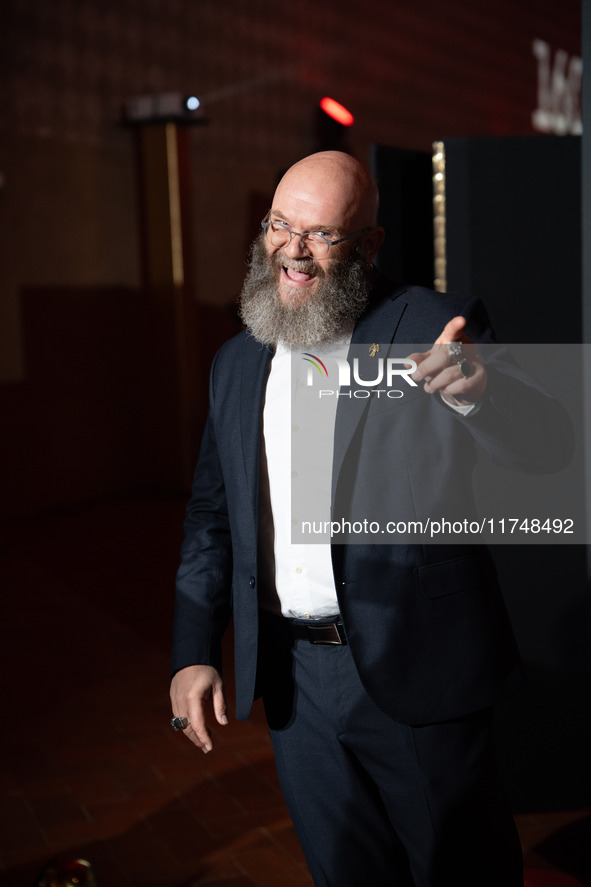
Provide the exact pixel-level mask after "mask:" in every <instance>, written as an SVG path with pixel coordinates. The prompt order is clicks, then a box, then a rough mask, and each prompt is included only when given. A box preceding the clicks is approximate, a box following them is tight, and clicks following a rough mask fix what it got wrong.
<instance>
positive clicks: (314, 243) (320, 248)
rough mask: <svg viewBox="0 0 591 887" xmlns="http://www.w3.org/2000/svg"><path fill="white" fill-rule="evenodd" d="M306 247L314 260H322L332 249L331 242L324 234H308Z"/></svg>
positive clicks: (305, 239) (305, 240)
mask: <svg viewBox="0 0 591 887" xmlns="http://www.w3.org/2000/svg"><path fill="white" fill-rule="evenodd" d="M303 240H304V246H305V248H306V252H307V253H308V255H310V256H312V258H313V259H322V258H324V256H325V255H326V254H327V253H328V250H329V249H330V242H329V240H328V239H327V238H326V237H323V235H322V234H314V233H312V234H306V235H304V238H303Z"/></svg>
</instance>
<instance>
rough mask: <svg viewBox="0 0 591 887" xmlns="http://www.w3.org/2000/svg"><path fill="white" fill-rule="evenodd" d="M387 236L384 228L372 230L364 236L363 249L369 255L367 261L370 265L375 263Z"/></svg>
mask: <svg viewBox="0 0 591 887" xmlns="http://www.w3.org/2000/svg"><path fill="white" fill-rule="evenodd" d="M385 236H386V232H385V231H384V229H383V228H372V229H371V231H368V232H367V234H364V236H363V248H364V250H365V252H366V254H367V260H368V262H369V264H370V265H371V263H372V262H373V260H374V258H375V255H376V253H377V251H378V250H379V248H380V247H381V245H382V243H383V242H384V237H385Z"/></svg>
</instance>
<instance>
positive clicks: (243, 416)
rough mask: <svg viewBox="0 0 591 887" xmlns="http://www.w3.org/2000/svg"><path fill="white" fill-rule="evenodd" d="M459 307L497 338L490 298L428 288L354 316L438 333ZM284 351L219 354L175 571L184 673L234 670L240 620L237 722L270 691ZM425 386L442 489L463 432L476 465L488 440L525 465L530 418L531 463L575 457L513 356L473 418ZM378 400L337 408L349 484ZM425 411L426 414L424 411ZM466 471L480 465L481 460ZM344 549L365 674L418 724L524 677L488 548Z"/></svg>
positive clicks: (342, 568)
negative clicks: (231, 642) (268, 412)
mask: <svg viewBox="0 0 591 887" xmlns="http://www.w3.org/2000/svg"><path fill="white" fill-rule="evenodd" d="M458 314H462V315H464V316H465V317H466V318H467V321H468V323H467V328H466V332H467V334H468V335H469V336H470V338H472V339H473V340H474V341H476V342H483V343H487V342H493V341H494V340H493V335H492V331H491V329H490V326H489V322H488V318H487V316H486V312H485V310H484V308H483V306H482V304H481V303H480V302H478V301H477V300H469V301H467V302H466V301H465V300H461V299H458V298H456V297H453V296H451V295H444V294H441V293H434V292H432V291H430V290H427V289H424V288H422V287H401V288H399V289H397V290H396V291H394V292H392V290H391V285H390V289H388V286H387V285H386V282H385V281H383V280H380V281H379V282H378V284H377V286H376V287H375V292H374V296H373V298H372V300H371V302H370V304H369V306H368V309H367V310H366V311H365V313H364V315H363V316H362V318H361V319H360V320H359V322H358V323H357V325H356V328H355V331H354V334H353V343H370V344H371V343H374V342H378V343H391V342H396V343H425V344H428V343H432V342H434V341H435V339H436V338H437V337H438V336H439V335H440V333H441V332H442V330H443V327H444V326H445V323H446V322H447V321H448V320H449V319H451V318H452V317H454V316H456V315H458ZM271 356H272V351H271V350H270V349H268V348H266V347H264V346H261V345H260V344H259V343H257V342H256V341H255V340H254V339H253V338H252V337H251V336H249V335H247V334H246V333H240V334H239V335H238V336H236V337H235V338H233V339H231V340H230V341H229V342H227V343H225V345H224V346H223V347H222V348H221V349H220V351H219V352H218V354H217V355H216V358H215V360H214V362H213V365H212V370H211V377H210V411H209V417H208V420H207V425H206V429H205V432H204V436H203V441H202V446H201V451H200V455H199V459H198V463H197V467H196V471H195V479H194V486H193V492H192V496H191V499H190V502H189V505H188V508H187V517H186V523H185V541H184V543H183V547H182V553H181V565H180V568H179V571H178V576H177V593H176V609H175V632H174V646H173V662H172V665H173V672H175V671H177V670H179V669H180V668H183V667H185V666H188V665H192V664H209V665H213V666H215V667H216V668H218V670H221V668H222V662H221V639H222V636H223V634H224V632H225V629H226V627H227V625H228V622H229V619H230V617H231V616H232V615H233V619H234V632H235V670H236V708H237V712H236V713H237V716H238V717H239V718H247V717H248V715H249V713H250V709H251V706H252V702H253V699H254V697H255V693H256V690H255V688H256V678H257V651H258V608H257V582H258V564H257V529H258V485H259V445H260V435H261V425H262V407H263V401H264V393H265V385H266V380H267V376H268V370H269V361H270V359H271ZM423 397H424V401H425V403H426V404H428V406H426V407H425V408H426V409H429V410H432V411H436V418H435V419H434V421H436V422H437V427H438V428H439V429H441V433H440V435H439V437H440V440H441V444H440V449H439V458H438V459H437V460H436V462H435V463H434V462H433V460H431V467H430V477H429V479H428V480H429V483H428V485H429V486H430V487H431V488H432V489H434V490H437V489H438V488H439V486H440V485H441V483H442V479H443V478H445V477H446V476H448V474H449V471H450V470H451V468H452V467H453V464H454V459H456V456H455V455H454V454H457V452H458V443H459V442H460V441H461V442H462V447H461V452H462V460H463V461H465V460H466V452H467V451H468V452H473V451H474V452H475V450H476V447H481V448H484V449H485V450H487V451H488V452H489V453H490V454H491V455H492V456H493V458H495V459H497V460H500V461H504V462H505V463H506V464H508V465H512V466H514V467H524V465H523V464H522V463H525V460H524V458H523V453H522V452H515V451H513V450H512V441H513V440H514V435H513V433H512V430H513V429H514V428H515V426H516V425H520V440H523V436H522V435H523V434H527V431H528V428H530V429H531V435H530V438H528V440H531V447H528V449H529V453H528V456H530V457H531V464H532V465H533V468H532V470H534V471H538V470H540V471H541V470H547V469H553V468H555V467H557V464H558V463H559V462H560V460H561V459H563V460H566V459H568V453H567V450H568V442H567V441H566V442H564V444H563V443H562V442H561V441H558V444H557V442H556V440H553V441H552V445H551V446H550V445H548V446H547V447H546V448H545V449H543V450H540V449H539V448H540V443H541V442H543V441H545V440H546V441H548V440H549V438H548V436H547V435H544V434H543V433H541V432H540V422H544V423H546V427H547V428H557V427H558V428H563V427H564V425H565V418H564V415H563V414H562V413H561V409H560V407H559V406H558V405H557V404H556V403H554V402H553V401H552V399H551V398H549V396H547V395H546V393H545V392H544V391H543V390H542V389H540V388H539V387H538V386H537V385H536V384H535V383H532V382H531V381H529V380H527V379H526V378H525V377H523V375H522V374H521V373H520V371H519V370H518V369H516V368H515V367H512V366H510V365H507V367H505V368H504V367H503V364H502V362H501V363H500V364H499V366H498V367H497V368H496V369H493V371H492V373H491V374H490V375H489V387H488V389H487V393H486V396H485V399H484V402H483V404H482V406H481V408H480V410H479V412H478V413H477V415H476V416H474V417H473V418H472V417H467V418H463V417H461V416H458V415H457V414H455V413H453V412H452V411H450V410H448V409H447V408H446V407H445V406H443V405H442V404H441V402H440V401H439V399H438V398H436V397H432V396H428V395H426V394H424V393H423ZM364 409H366V407H364V405H363V403H362V402H361V401H359V402H353V401H349V402H348V406H347V407H344V406H343V407H342V406H341V403H339V408H338V411H337V428H336V433H335V452H334V466H335V467H334V475H333V485H334V487H335V489H336V488H337V487H338V477H339V471H340V469H341V468H342V466H343V465H345V463H346V462H347V460H348V459H349V460H350V459H351V458H352V457H351V446H350V444H351V441H352V439H353V437H354V434H355V428H356V423H357V422H358V421H360V420H361V416H362V415H365V416H366V417H367V414H366V413H363V410H364ZM356 411H357V412H356ZM419 412H420V411H419ZM409 415H410V414H409ZM382 418H383V417H382ZM493 419H494V421H493ZM420 421H421V423H424V421H425V420H424V415H422V418H421V420H420ZM409 422H410V428H411V430H412V420H409ZM423 427H424V426H423ZM567 437H568V436H567ZM370 438H371V435H369V437H368V440H369V439H370ZM565 440H566V438H565ZM466 447H468V450H467V449H466ZM538 450H539V451H538ZM354 458H355V459H357V461H358V462H359V463H360V465H358V466H357V467H358V468H359V467H361V468H362V467H363V461H364V450H363V447H361V449H360V448H359V447H357V448H356V450H355V457H354ZM468 461H470V460H469V459H468ZM350 467H351V466H350V465H349V466H348V471H347V474H348V475H349V476H350ZM530 467H531V466H530ZM466 469H467V470H468V472H469V469H470V465H469V464H468V465H467V466H466ZM421 470H422V471H424V468H421ZM392 477H393V478H396V477H399V478H400V483H403V482H405V480H404V471H402V470H401V471H393V472H392ZM393 483H394V487H393V490H392V495H396V493H397V491H396V486H395V481H394V482H393ZM332 559H333V572H334V578H335V585H336V590H337V595H338V599H339V603H340V609H341V613H342V617H343V622H344V625H345V630H346V633H347V638H348V641H349V643H350V646H351V651H352V654H353V657H354V659H355V662H356V665H357V668H358V670H359V674H360V677H361V680H362V681H363V683H364V685H365V687H366V689H367V691H368V692H369V694H370V695H371V696H372V698H373V699H374V701H375V702H376V703H377V704H378V705H379V706H380V707H381V708H382V709H383V711H385V712H386V713H387V714H388V715H389V716H391V717H392V718H394V719H396V720H398V721H401V722H404V723H410V724H424V723H432V722H436V721H443V720H448V719H451V718H455V717H459V716H462V715H464V714H467V713H469V712H471V711H476V710H478V709H481V708H484V707H486V706H488V705H491V704H492V703H494V702H495V701H496V700H497V699H498V698H499V697H500V696H502V695H504V694H506V693H508V692H511V691H513V690H515V689H517V688H518V686H519V685H520V682H521V664H520V660H519V654H518V651H517V647H516V644H515V641H514V638H513V634H512V631H511V627H510V625H509V621H508V617H507V614H506V610H505V606H504V602H503V599H502V596H501V593H500V590H499V587H498V584H497V580H496V575H495V570H494V566H493V563H492V560H491V557H490V554H489V553H488V551H487V549H486V548H485V547H483V546H480V545H447V544H445V545H418V544H414V545H410V544H397V545H383V544H382V545H370V544H361V545H333V546H332Z"/></svg>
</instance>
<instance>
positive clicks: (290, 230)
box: [261, 210, 373, 261]
mask: <svg viewBox="0 0 591 887" xmlns="http://www.w3.org/2000/svg"><path fill="white" fill-rule="evenodd" d="M270 215H271V211H270V210H269V212H268V213H267V215H266V216H265V218H264V219H263V221H262V222H261V228H262V229H263V231H264V232H265V237H268V236H269V228H271V226H272V225H273V222H272V221H271V220H270V218H269V216H270ZM278 221H282V220H281V219H279V220H278ZM281 230H282V231H286V232H287V233H288V234H289V240H288V241H287V243H284V244H283V246H278V247H276V249H286V248H287V247H288V246H289V245H290V243H291V241H292V240H293V238H294V236H295V237H299V238H300V246H301V247H302V249H303V250H304V251H305V252H306V253H307V255H309V256H310V258H314V259H316V260H317V261H320V260H321V259H326V257H327V256H328V255H329V253H330V248H331V246H337V244H339V243H345V242H346V241H347V240H353V238H354V237H361V235H362V234H366V233H367V232H368V231H372V230H373V229H372V227H371V226H368V227H366V228H360V230H359V231H354V232H353V234H347V235H346V237H339V238H338V239H337V240H330V238H329V237H327V235H326V234H322V233H321V232H320V231H304V232H303V234H300V232H299V231H294V230H293V228H292V227H291V226H288V225H287V224H286V225H285V227H282V228H281ZM310 234H315V235H316V236H317V237H321V238H322V240H323V241H324V243H326V254H325V255H323V256H313V255H312V253H311V252H310V251H309V249H308V244H307V243H306V242H305V241H304V239H303V238H304V237H308V236H309V235H310ZM269 242H271V241H269ZM271 245H272V246H275V244H274V243H271Z"/></svg>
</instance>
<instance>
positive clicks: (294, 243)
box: [283, 233, 309, 259]
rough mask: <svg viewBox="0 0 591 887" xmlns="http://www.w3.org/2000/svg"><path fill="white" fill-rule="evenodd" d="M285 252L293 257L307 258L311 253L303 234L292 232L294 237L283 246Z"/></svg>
mask: <svg viewBox="0 0 591 887" xmlns="http://www.w3.org/2000/svg"><path fill="white" fill-rule="evenodd" d="M283 252H284V253H286V254H287V255H288V256H289V257H290V258H291V259H301V258H307V257H308V255H309V253H308V251H307V249H306V247H305V245H304V243H303V241H302V238H301V236H300V235H299V234H295V233H294V234H292V238H291V240H290V241H289V243H288V244H287V246H284V247H283Z"/></svg>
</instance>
